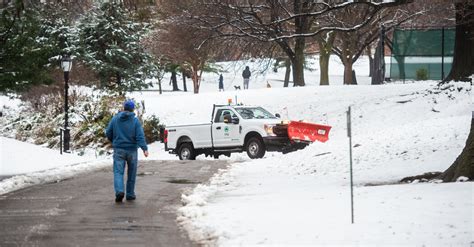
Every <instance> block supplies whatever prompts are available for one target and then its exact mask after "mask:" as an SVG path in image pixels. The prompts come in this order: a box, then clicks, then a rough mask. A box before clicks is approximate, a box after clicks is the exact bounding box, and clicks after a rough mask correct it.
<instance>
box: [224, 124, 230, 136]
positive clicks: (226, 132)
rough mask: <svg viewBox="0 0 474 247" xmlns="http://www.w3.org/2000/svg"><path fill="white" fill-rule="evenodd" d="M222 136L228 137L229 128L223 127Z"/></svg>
mask: <svg viewBox="0 0 474 247" xmlns="http://www.w3.org/2000/svg"><path fill="white" fill-rule="evenodd" d="M224 136H229V127H228V126H225V128H224Z"/></svg>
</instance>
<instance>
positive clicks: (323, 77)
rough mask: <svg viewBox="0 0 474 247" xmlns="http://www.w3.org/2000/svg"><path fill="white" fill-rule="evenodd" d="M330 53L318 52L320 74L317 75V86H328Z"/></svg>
mask: <svg viewBox="0 0 474 247" xmlns="http://www.w3.org/2000/svg"><path fill="white" fill-rule="evenodd" d="M330 57H331V53H329V52H325V51H322V50H321V51H320V53H319V70H320V71H321V74H320V75H319V85H321V86H327V85H329V58H330Z"/></svg>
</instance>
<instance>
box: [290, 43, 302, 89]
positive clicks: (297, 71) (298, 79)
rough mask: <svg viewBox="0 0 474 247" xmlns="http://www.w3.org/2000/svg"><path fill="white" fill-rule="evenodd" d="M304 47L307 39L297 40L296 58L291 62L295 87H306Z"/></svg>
mask: <svg viewBox="0 0 474 247" xmlns="http://www.w3.org/2000/svg"><path fill="white" fill-rule="evenodd" d="M304 47H305V39H304V37H303V38H297V39H296V42H295V57H294V59H293V60H292V61H291V66H292V67H293V86H295V87H296V86H304V85H305V82H304Z"/></svg>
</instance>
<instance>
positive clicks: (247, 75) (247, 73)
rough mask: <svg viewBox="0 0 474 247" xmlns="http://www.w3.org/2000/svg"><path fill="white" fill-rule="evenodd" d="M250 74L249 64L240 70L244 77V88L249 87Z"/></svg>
mask: <svg viewBox="0 0 474 247" xmlns="http://www.w3.org/2000/svg"><path fill="white" fill-rule="evenodd" d="M250 75H251V73H250V68H249V66H246V67H245V69H244V71H242V77H243V78H244V89H249V81H250Z"/></svg>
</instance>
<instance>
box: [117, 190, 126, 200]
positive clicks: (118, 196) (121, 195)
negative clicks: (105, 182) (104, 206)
mask: <svg viewBox="0 0 474 247" xmlns="http://www.w3.org/2000/svg"><path fill="white" fill-rule="evenodd" d="M124 196H125V194H124V193H123V192H120V193H118V194H117V195H115V202H122V200H123V197H124Z"/></svg>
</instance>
